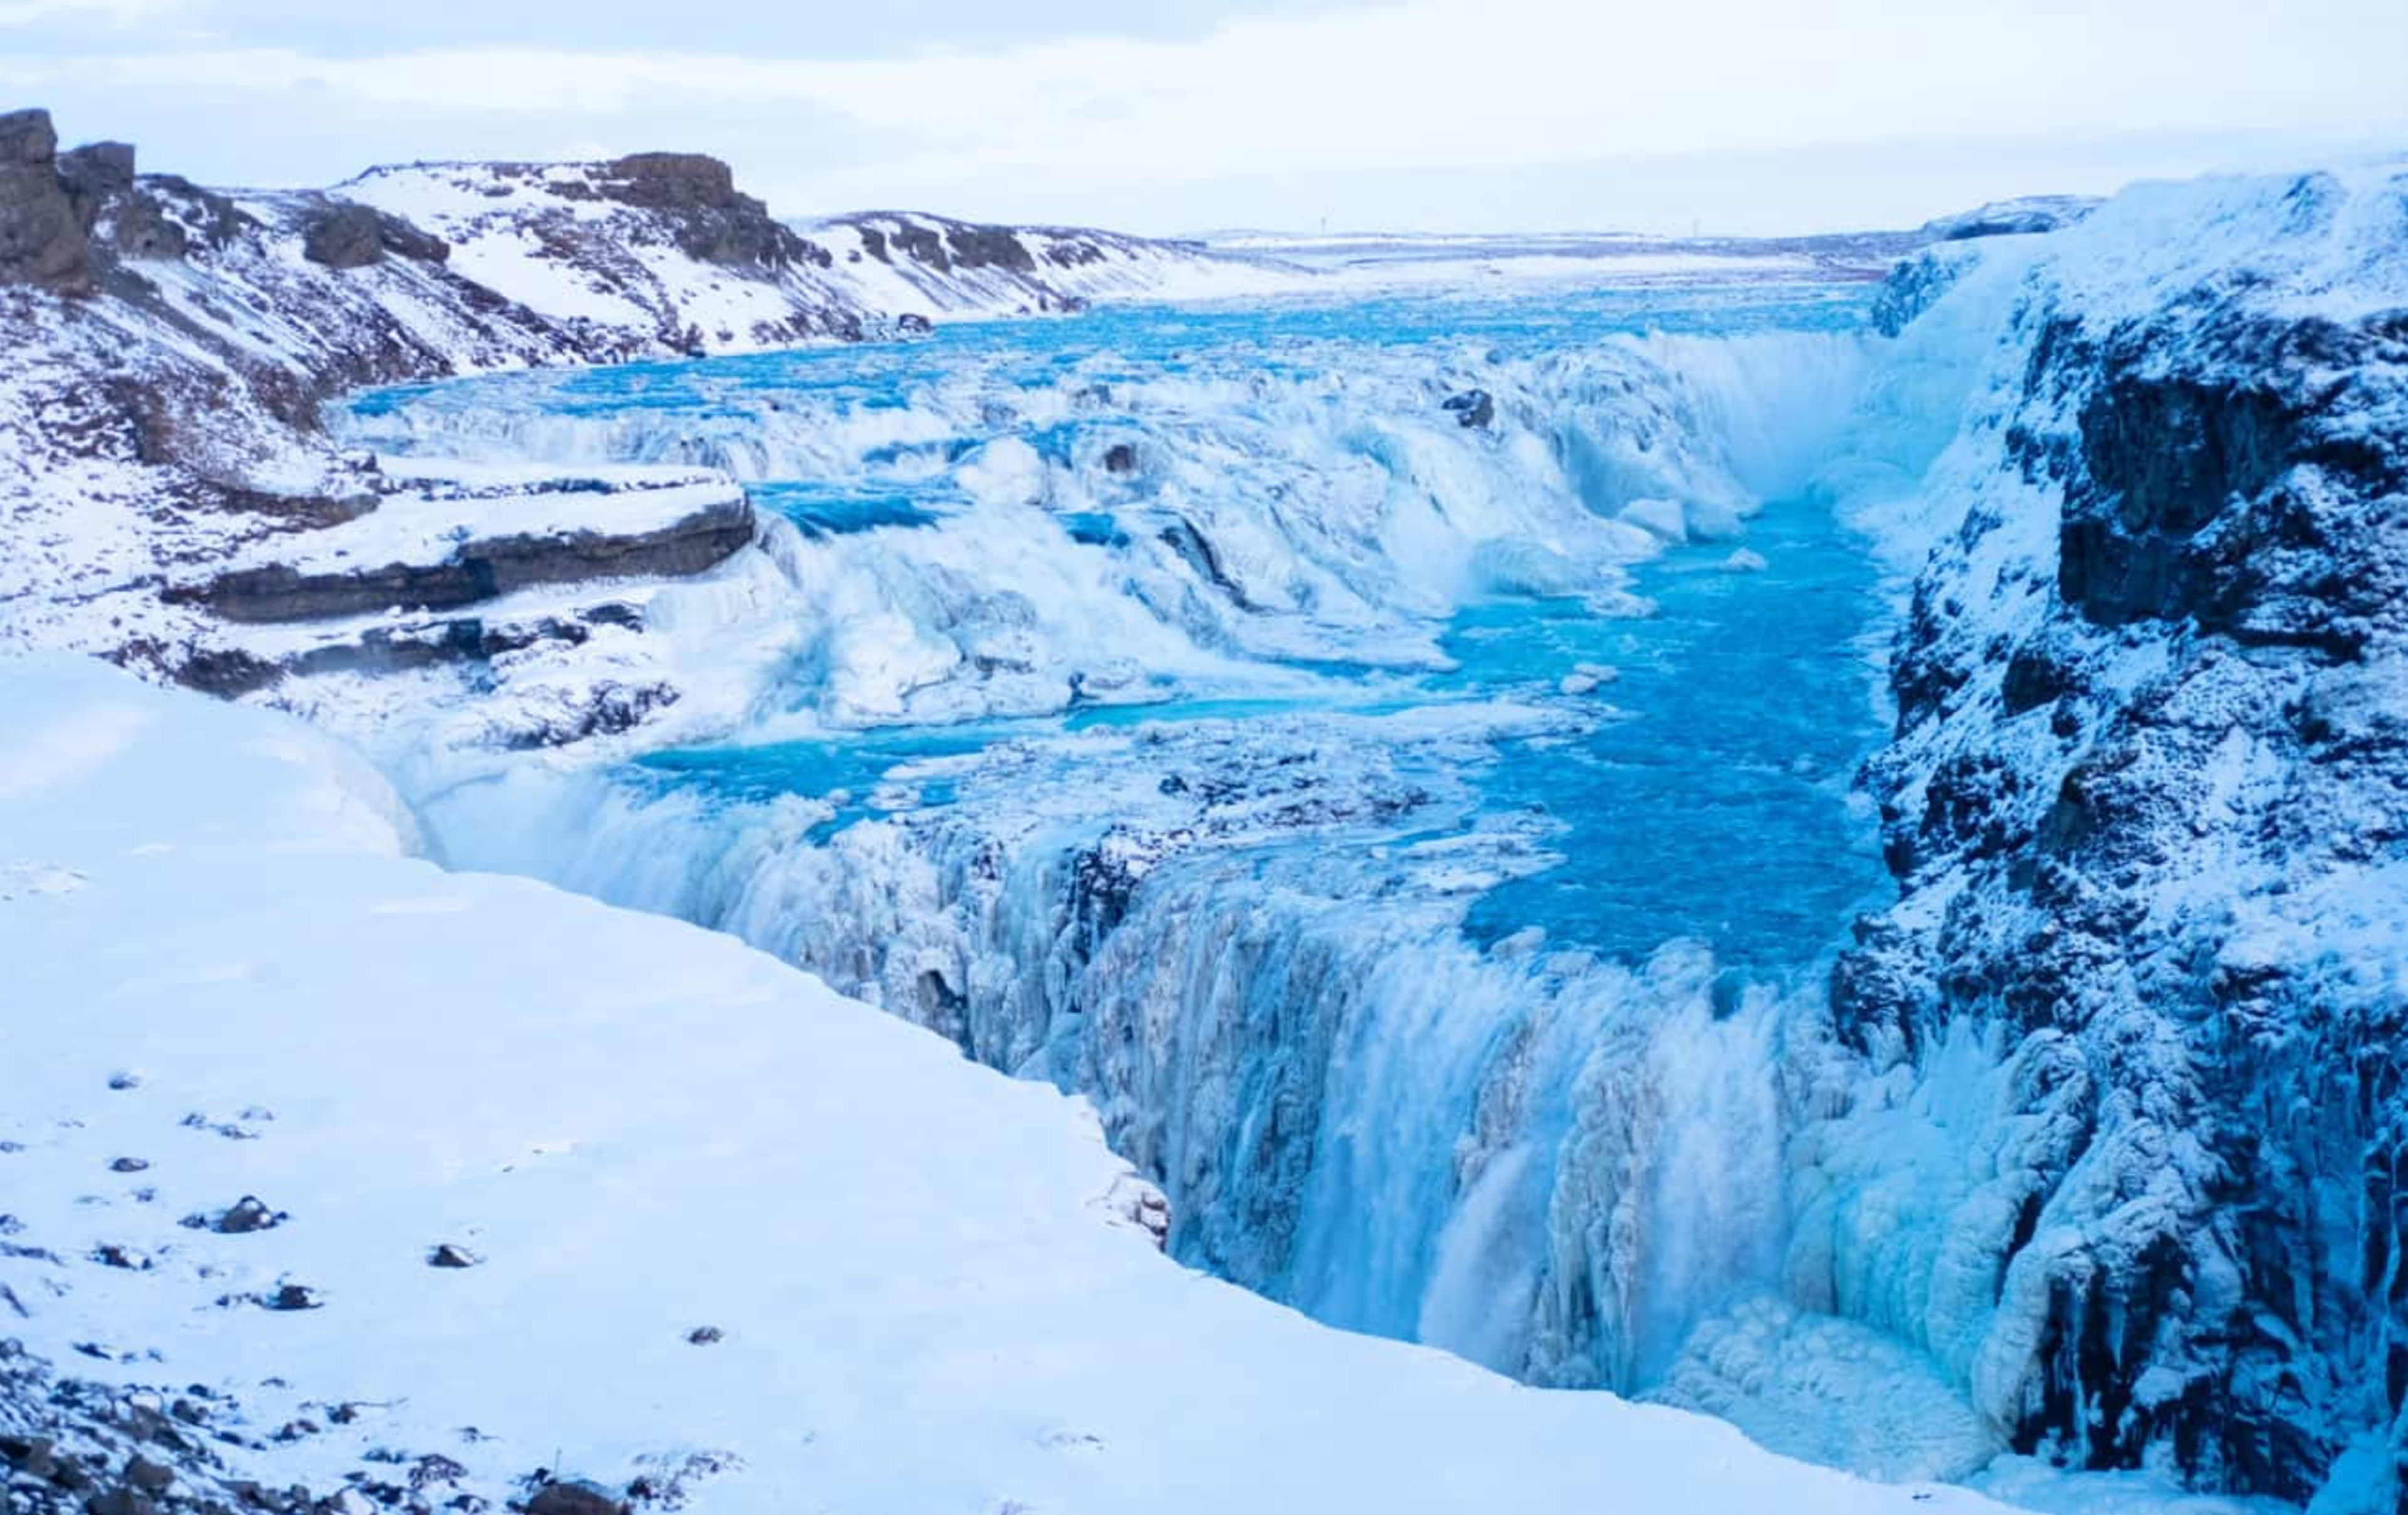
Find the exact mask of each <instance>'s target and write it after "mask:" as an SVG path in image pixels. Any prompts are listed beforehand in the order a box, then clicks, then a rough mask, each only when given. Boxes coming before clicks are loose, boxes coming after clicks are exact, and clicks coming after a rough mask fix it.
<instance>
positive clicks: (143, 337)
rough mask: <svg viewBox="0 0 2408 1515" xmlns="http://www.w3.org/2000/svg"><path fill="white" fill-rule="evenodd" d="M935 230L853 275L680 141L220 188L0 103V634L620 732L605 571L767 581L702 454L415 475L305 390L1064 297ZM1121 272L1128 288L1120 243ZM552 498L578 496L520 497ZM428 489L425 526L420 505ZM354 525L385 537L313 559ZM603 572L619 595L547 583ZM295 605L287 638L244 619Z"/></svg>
mask: <svg viewBox="0 0 2408 1515" xmlns="http://www.w3.org/2000/svg"><path fill="white" fill-rule="evenodd" d="M946 224H947V225H948V226H949V227H951V228H953V231H954V232H956V233H957V234H958V238H957V240H958V245H959V247H960V249H961V258H960V261H959V263H957V264H949V265H948V266H947V267H945V268H942V269H937V270H933V271H932V270H925V269H924V270H923V273H924V274H925V276H926V277H925V278H923V279H919V280H917V281H905V282H899V283H898V282H896V281H894V280H891V279H884V280H882V279H862V278H860V277H848V276H847V275H846V274H844V273H842V272H839V271H836V270H837V269H838V264H839V259H838V256H837V254H836V253H835V252H834V251H832V250H830V249H829V248H828V247H826V246H823V245H822V244H820V243H818V242H815V241H813V240H812V239H811V238H810V237H808V236H804V235H802V234H800V233H798V232H796V230H794V229H793V228H792V227H790V226H788V225H786V224H784V223H783V222H780V221H778V220H776V219H775V218H773V217H772V216H771V215H770V214H769V211H768V209H767V207H766V206H764V205H763V203H762V202H761V201H759V200H757V199H755V198H753V197H752V196H750V195H747V194H745V193H741V192H740V191H739V190H738V188H737V186H736V182H735V177H734V175H733V173H732V172H731V171H730V170H729V168H728V166H727V165H726V164H723V163H720V162H718V161H716V160H714V159H710V158H706V157H701V156H696V155H692V154H681V153H645V154H638V155H636V156H632V157H626V158H621V159H617V160H613V161H610V162H608V163H598V164H434V165H426V164H421V165H414V166H410V167H406V168H388V169H380V170H376V171H373V172H371V173H369V174H366V175H364V176H362V177H361V178H360V179H355V180H353V181H352V182H351V183H349V184H346V185H343V186H341V187H340V188H338V189H337V190H335V191H332V192H326V193H318V192H282V193H268V194H239V195H234V194H225V193H216V192H213V191H209V190H206V189H203V188H201V187H199V186H196V185H193V184H192V183H190V182H189V181H187V180H184V179H179V178H176V177H173V176H169V175H160V174H145V173H140V172H137V168H136V154H135V150H134V149H133V148H131V147H129V146H126V145H125V144H122V143H97V144H93V145H92V146H89V147H83V148H78V149H75V150H71V151H64V152H63V151H61V150H59V147H58V142H57V137H56V133H55V131H54V130H53V128H52V126H51V123H50V118H49V117H48V116H47V115H46V114H44V113H43V112H40V111H20V112H17V113H14V114H11V115H7V116H0V350H6V351H7V354H8V360H7V363H6V364H0V533H5V536H6V538H7V541H8V542H9V543H10V545H11V550H10V551H9V553H7V555H6V559H5V561H0V647H9V646H15V647H48V648H55V647H67V648H75V649H79V650H92V651H97V652H102V653H104V654H106V655H108V656H110V657H113V658H116V659H118V660H119V661H121V662H124V663H127V664H129V665H134V666H137V667H142V668H147V669H150V670H153V671H155V672H157V673H159V674H161V675H164V676H166V677H170V678H176V679H182V680H184V681H186V682H190V683H193V684H196V685H198V686H200V687H204V688H208V689H212V690H215V691H218V692H221V693H264V692H265V693H269V697H272V698H275V699H277V700H279V701H280V702H282V703H286V704H291V705H294V706H296V707H310V706H312V705H313V704H314V703H315V701H316V698H317V696H316V695H314V694H313V693H310V692H309V691H308V690H307V689H304V688H302V687H300V686H299V684H297V683H296V682H295V681H296V680H298V679H303V678H304V677H305V676H309V675H315V674H322V673H325V672H328V671H331V670H341V671H342V672H343V673H344V674H345V675H347V676H351V675H356V674H358V673H360V672H361V671H363V670H385V671H393V670H396V669H405V668H406V669H415V670H424V669H426V668H428V667H431V666H433V665H455V666H454V667H453V669H452V673H451V674H450V675H448V677H450V678H452V679H455V680H461V681H463V682H461V683H460V687H459V689H458V690H457V691H455V693H461V694H463V695H464V696H465V695H468V694H476V695H480V696H487V695H492V694H494V693H495V691H496V689H497V688H503V689H506V688H507V687H508V686H509V685H510V684H511V683H512V682H513V680H514V679H515V680H517V681H520V682H532V683H533V684H535V685H537V686H539V687H540V688H541V689H542V691H543V693H542V695H541V696H540V698H538V699H537V700H536V701H535V704H536V706H537V707H539V709H540V713H539V714H525V713H522V716H523V718H510V719H507V720H505V721H504V722H503V725H504V726H505V727H506V728H508V729H505V730H502V731H500V732H499V733H497V735H499V736H502V737H503V738H504V739H505V740H508V741H510V742H513V743H515V742H521V741H524V740H530V739H554V738H557V737H559V736H562V735H564V734H566V735H569V736H575V735H581V734H583V733H585V732H588V731H592V730H595V729H604V730H608V729H615V728H616V727H617V726H618V725H621V724H624V722H626V721H627V720H629V719H633V718H635V717H636V716H638V715H640V714H641V713H642V712H643V711H646V710H651V709H656V708H660V707H664V706H665V705H667V703H670V702H672V701H673V700H674V699H675V698H676V697H677V694H678V685H677V683H676V682H675V681H674V680H672V679H670V678H669V677H668V676H667V674H666V673H664V672H663V671H662V669H661V668H660V667H659V666H657V664H658V662H659V656H658V655H657V654H656V653H655V652H652V651H646V650H642V649H645V648H647V647H648V646H649V644H647V643H646V642H645V641H644V640H643V638H642V637H641V636H640V632H641V629H642V627H643V625H644V624H645V623H646V622H645V612H644V610H643V608H642V607H641V606H640V605H638V604H635V603H633V602H632V601H631V599H630V596H629V595H628V593H625V592H624V585H626V584H628V583H630V582H633V583H638V584H647V583H649V584H658V583H662V582H666V581H672V580H678V579H691V578H694V577H695V576H707V577H709V578H710V579H712V580H713V581H714V582H719V581H724V580H727V579H731V578H732V579H736V580H738V581H739V582H738V586H737V590H736V596H737V597H738V598H739V599H741V598H747V597H749V598H751V599H753V600H758V599H759V597H760V594H761V593H762V583H761V581H762V580H763V579H764V576H765V575H766V576H767V577H768V578H772V579H774V577H775V572H776V570H775V569H774V567H773V566H772V565H769V564H768V563H767V561H766V560H763V559H761V558H760V557H759V555H758V554H749V553H746V552H744V549H745V548H746V546H747V545H748V544H749V543H750V542H751V541H752V540H753V535H754V529H755V523H754V521H753V515H752V512H751V510H750V507H748V506H747V505H746V504H745V501H744V498H743V495H742V493H741V492H740V491H738V490H737V489H736V488H735V487H734V486H733V485H732V484H728V483H726V482H725V481H724V480H722V481H721V487H720V488H719V490H718V491H717V493H716V495H715V496H714V497H713V498H712V499H710V500H708V501H698V500H694V499H690V498H689V499H686V500H685V501H684V504H685V506H686V507H690V508H688V509H687V510H686V512H685V513H683V514H680V515H676V516H673V517H667V518H664V517H660V516H658V515H657V514H656V512H655V511H654V510H653V509H652V507H653V506H655V505H657V504H658V503H659V502H660V501H661V500H663V499H667V498H668V497H670V494H672V493H675V491H677V490H678V489H681V488H685V487H686V486H687V485H689V484H690V483H691V482H692V481H691V480H689V479H680V478H672V477H667V476H662V475H655V476H647V475H645V474H644V472H643V471H641V470H602V471H599V472H598V473H588V474H585V475H581V476H579V477H576V478H571V479H554V478H549V477H546V476H545V475H544V472H543V471H541V470H538V471H535V472H532V473H528V474H526V475H525V476H523V477H521V478H517V479H502V478H498V477H491V476H489V477H485V478H482V479H479V480H477V481H476V483H475V487H473V488H466V489H463V488H459V487H454V486H456V485H457V484H458V480H452V481H451V483H450V484H449V485H447V487H446V488H445V489H442V490H438V491H434V492H430V491H428V490H426V489H424V488H422V487H420V484H419V482H418V481H415V480H412V479H393V478H388V477H386V476H385V475H384V474H383V473H382V471H381V470H380V469H379V468H378V467H377V466H376V463H375V460H373V459H369V458H361V457H351V456H347V455H345V454H343V453H342V452H341V451H340V450H338V449H337V448H336V447H335V446H333V445H332V444H330V443H329V442H328V441H327V440H326V439H325V438H324V437H323V436H322V433H321V431H320V428H319V411H320V408H321V407H322V406H323V405H324V404H325V403H326V402H327V401H328V400H329V399H330V398H332V397H333V396H335V395H337V394H339V393H345V392H348V391H351V390H355V389H358V388H362V387H366V386H373V385H380V384H393V383H401V382H409V381H417V380H424V379H440V378H444V377H448V376H452V375H455V374H462V373H469V372H477V371H483V370H491V369H495V368H512V367H524V366H530V365H538V364H594V363H609V362H615V361H620V360H624V359H630V358H658V357H671V356H683V355H687V354H691V353H700V352H711V351H724V350H757V349H761V348H767V347H775V346H783V345H790V344H793V343H796V342H803V341H810V340H819V339H828V338H836V339H859V338H862V337H865V336H892V335H897V334H901V333H906V332H910V331H913V330H925V329H926V327H927V324H928V322H927V318H926V317H925V315H924V314H922V312H923V311H926V310H936V311H967V312H971V313H1009V312H1011V311H1015V310H1023V309H1052V308H1060V307H1064V306H1067V305H1069V304H1075V303H1076V302H1075V301H1074V300H1072V299H1070V298H1069V297H1068V296H1067V295H1063V294H1061V293H1058V292H1057V291H1056V289H1055V288H1054V285H1052V284H1050V283H1047V282H1045V281H1044V279H1041V278H1039V269H1038V266H1037V264H1036V262H1035V260H1033V259H1032V258H1030V257H1029V256H1027V255H1026V254H1025V252H1023V251H1021V243H1020V241H1019V240H1017V234H1015V233H1012V232H1011V231H1009V230H1006V229H999V228H982V227H971V226H967V225H964V224H962V223H952V222H948V223H946ZM1056 242H1057V243H1058V242H1059V239H1058V238H1057V239H1056ZM1055 245H1056V243H1048V244H1047V246H1049V247H1054V246H1055ZM1129 247H1130V248H1132V249H1137V248H1140V244H1134V243H1132V244H1129ZM1181 256H1182V257H1183V258H1189V259H1192V258H1193V255H1192V254H1185V253H1183V254H1182V255H1181ZM1141 261H1142V260H1141V259H1140V262H1141ZM914 266H915V267H918V266H919V265H917V264H914ZM1115 266H1116V267H1117V269H1118V272H1119V274H1120V276H1121V277H1122V278H1123V279H1125V280H1128V281H1131V286H1130V287H1140V286H1142V284H1143V282H1144V279H1145V277H1146V275H1145V270H1144V269H1143V268H1141V267H1139V266H1137V265H1135V264H1128V263H1127V262H1126V260H1124V262H1123V264H1117V265H1115ZM670 472H671V473H674V472H675V471H674V470H672V471H670ZM605 475H607V476H608V477H607V478H606V477H603V476H605ZM664 491H667V492H668V493H663V492H664ZM564 501H566V503H567V504H569V505H571V506H576V507H580V508H577V509H567V510H561V509H553V508H550V507H552V506H558V505H560V504H562V503H563V502H564ZM585 506H591V507H593V508H592V509H591V510H582V507H585ZM438 507H440V508H441V509H448V510H449V511H450V512H451V515H450V518H449V519H446V520H444V521H443V522H438V523H437V525H436V526H429V525H428V524H427V522H426V520H425V519H424V518H426V517H427V516H428V513H429V512H430V510H437V508H438ZM586 516H592V517H594V518H596V519H607V520H609V521H612V522H617V524H616V525H615V526H611V527H607V528H605V527H597V526H596V525H595V524H594V523H593V522H592V521H591V520H587V519H584V518H585V517H586ZM531 517H532V518H539V522H540V525H539V529H537V530H533V531H530V530H528V529H526V527H525V524H524V523H525V522H526V521H527V520H528V519H530V518H531ZM363 518H371V519H370V525H369V529H367V530H366V531H365V533H363V531H361V530H359V529H355V527H354V523H355V522H360V521H361V520H362V519H363ZM394 521H402V522H412V523H414V524H413V525H412V528H411V530H409V531H408V532H404V533H402V534H401V536H403V537H406V538H407V540H399V541H396V540H388V539H387V538H388V537H389V536H391V535H392V534H387V533H382V532H380V531H378V530H376V529H374V527H375V526H376V524H377V523H378V522H394ZM438 527H439V529H437V528H438ZM362 536H365V540H364V541H362V542H361V543H360V544H359V550H361V551H365V552H369V553H383V552H392V553H394V554H395V555H392V556H371V557H359V556H345V557H341V558H339V560H337V559H336V558H334V557H330V556H329V552H328V550H326V549H327V544H329V543H334V542H339V541H348V540H350V539H351V538H353V537H362ZM350 550H351V549H348V548H346V549H344V551H346V552H348V551H350ZM302 560H312V561H311V562H310V563H308V565H304V563H303V562H302ZM599 581H609V583H611V584H612V585H614V586H617V587H612V588H609V589H608V590H602V591H594V592H590V593H589V592H587V591H583V590H580V589H578V588H577V587H576V586H579V585H585V584H593V583H595V582H599ZM538 590H545V591H548V593H534V592H535V591H538ZM643 598H645V596H644V595H643V594H638V595H636V596H635V600H638V601H640V600H642V599H643ZM304 622H306V623H308V624H309V625H311V626H314V627H315V628H316V632H315V634H314V635H312V636H306V637H305V636H303V635H302V634H301V633H300V632H299V631H296V630H290V629H288V630H284V631H280V632H278V633H276V634H273V635H266V634H260V633H256V632H252V631H250V630H247V629H246V628H249V627H254V626H258V625H261V624H263V623H275V624H277V625H279V626H280V627H287V628H290V627H293V626H294V625H296V624H297V623H304ZM371 622H373V623H371ZM606 650H607V652H606ZM512 670H516V672H515V673H513V671H512ZM564 701H565V702H566V706H564V703H563V702H564ZM489 704H491V705H492V706H493V707H494V708H496V709H502V708H507V707H509V705H510V702H509V700H507V699H503V700H498V701H489Z"/></svg>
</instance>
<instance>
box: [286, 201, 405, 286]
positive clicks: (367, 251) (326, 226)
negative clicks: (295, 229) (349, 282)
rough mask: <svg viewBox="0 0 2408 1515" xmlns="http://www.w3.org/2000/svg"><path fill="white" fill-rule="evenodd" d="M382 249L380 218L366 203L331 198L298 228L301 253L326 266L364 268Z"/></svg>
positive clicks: (377, 258)
mask: <svg viewBox="0 0 2408 1515" xmlns="http://www.w3.org/2000/svg"><path fill="white" fill-rule="evenodd" d="M384 252H385V248H384V221H383V218H382V217H380V216H379V215H378V214H377V213H376V210H375V208H374V207H370V206H364V205H354V204H351V203H349V202H346V201H339V200H338V201H335V202H333V203H332V204H329V205H328V206H327V207H325V208H324V209H323V210H321V211H319V212H317V213H316V214H315V215H312V216H311V217H310V218H309V219H308V222H305V223H304V224H303V226H302V228H301V255H302V256H303V257H305V258H308V260H309V261H310V262H311V263H314V264H323V265H324V266H326V267H328V268H335V269H346V268H366V267H368V266H370V265H371V264H380V263H382V262H384Z"/></svg>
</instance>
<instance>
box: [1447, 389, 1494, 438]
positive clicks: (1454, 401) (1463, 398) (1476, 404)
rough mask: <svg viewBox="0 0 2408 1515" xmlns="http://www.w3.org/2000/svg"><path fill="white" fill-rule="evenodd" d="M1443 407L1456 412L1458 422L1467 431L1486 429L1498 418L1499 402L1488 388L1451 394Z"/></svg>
mask: <svg viewBox="0 0 2408 1515" xmlns="http://www.w3.org/2000/svg"><path fill="white" fill-rule="evenodd" d="M1442 408H1444V409H1447V410H1451V411H1453V412H1455V421H1456V422H1457V424H1459V425H1461V426H1462V427H1464V429H1465V430H1467V431H1470V430H1480V429H1484V428H1485V427H1486V426H1487V425H1488V424H1489V423H1490V422H1494V421H1495V420H1496V419H1497V402H1496V400H1495V399H1493V398H1492V397H1491V396H1490V395H1489V393H1488V392H1487V391H1486V390H1465V391H1464V392H1463V393H1460V394H1450V395H1448V396H1447V398H1446V400H1445V402H1444V405H1443V407H1442Z"/></svg>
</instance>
